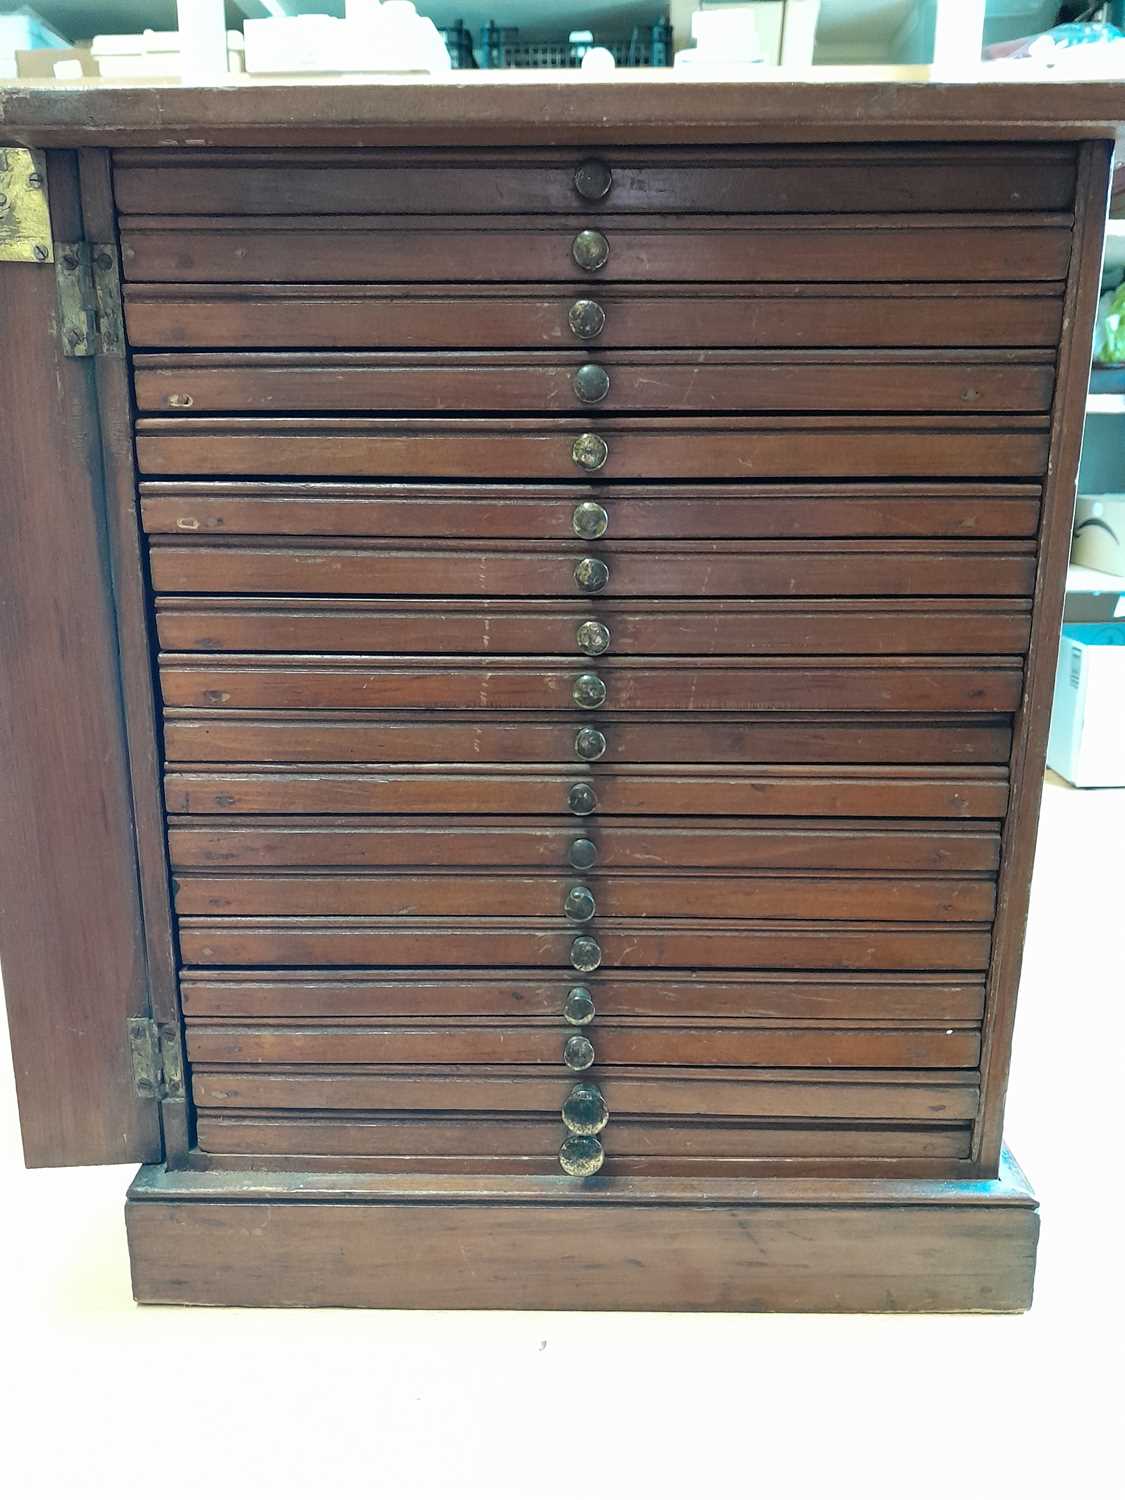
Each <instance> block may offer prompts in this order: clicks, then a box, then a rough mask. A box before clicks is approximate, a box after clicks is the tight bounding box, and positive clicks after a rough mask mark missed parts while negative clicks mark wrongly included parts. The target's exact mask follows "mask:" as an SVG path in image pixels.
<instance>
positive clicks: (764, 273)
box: [120, 211, 1071, 286]
mask: <svg viewBox="0 0 1125 1500" xmlns="http://www.w3.org/2000/svg"><path fill="white" fill-rule="evenodd" d="M120 222H121V259H122V265H123V268H124V272H125V275H126V277H127V278H128V279H129V280H130V281H148V282H161V281H166V282H175V283H179V282H183V281H189V282H193V281H194V282H207V281H221V282H254V283H257V282H263V281H284V282H306V281H313V280H315V281H320V282H327V281H333V282H348V281H358V282H378V281H396V282H460V283H474V282H481V281H484V282H488V281H510V280H511V279H512V278H513V276H517V275H518V276H519V277H520V278H521V279H526V280H529V281H547V282H551V281H566V282H573V281H574V280H575V276H576V272H578V273H581V272H583V271H585V270H586V265H584V264H583V259H584V255H583V248H584V242H583V239H582V237H583V236H590V235H593V236H596V240H595V241H594V243H593V246H592V248H593V251H594V254H593V257H592V259H593V261H594V264H593V266H592V268H591V269H590V270H588V271H587V272H586V275H587V279H588V283H589V285H591V286H597V285H600V284H601V282H602V281H624V282H668V281H679V282H686V283H694V282H732V281H734V282H740V281H756V282H759V283H760V282H782V283H789V282H821V281H824V280H825V279H826V277H827V276H830V277H831V279H832V281H834V282H869V281H921V282H941V281H958V282H961V281H1006V282H1011V281H1016V282H1019V281H1057V280H1061V279H1062V278H1063V277H1064V276H1065V275H1066V271H1067V266H1068V264H1069V260H1070V240H1071V221H1070V219H1069V217H1067V216H1065V215H1057V216H1050V215H1043V216H1041V217H1039V218H1035V217H1032V216H1030V215H1027V216H1025V217H1024V218H1022V219H1021V218H1018V217H1012V216H1004V215H987V214H979V215H973V216H972V217H960V218H955V217H948V216H947V217H943V216H940V215H936V214H935V215H931V214H926V215H899V216H896V217H894V218H886V219H878V218H873V217H864V216H850V217H846V216H843V215H833V216H824V217H793V218H788V219H786V218H781V217H773V218H771V217H767V216H760V217H756V216H753V215H739V216H731V217H729V218H722V217H719V216H716V215H712V216H708V217H701V218H691V217H686V216H683V217H681V216H678V217H676V218H671V217H662V218H656V217H653V216H640V215H638V216H636V217H634V218H625V219H622V218H617V217H615V216H614V215H612V214H610V215H606V214H599V213H597V212H595V211H591V212H590V213H589V214H586V215H581V216H567V217H560V218H556V219H545V220H542V221H540V222H539V223H536V224H528V223H527V222H526V221H522V222H520V223H517V224H514V225H508V224H505V223H504V222H503V221H502V220H500V219H498V218H490V217H487V216H474V215H469V214H465V215H461V216H459V217H456V218H442V217H439V216H437V215H410V216H404V217H401V218H393V217H382V216H370V217H360V216H356V217H353V218H343V217H341V216H332V217H327V216H326V217H323V218H313V217H309V218H304V219H302V218H294V217H287V218H282V217H278V218H272V219H270V218H260V217H252V216H243V217H239V218H233V217H232V218H229V219H221V218H212V219H207V218H175V219H172V218H160V217H151V218H147V217H131V216H130V217H126V218H124V219H122V220H121V221H120ZM585 259H586V263H587V264H589V263H590V259H591V257H589V256H586V257H585ZM579 279H581V277H579Z"/></svg>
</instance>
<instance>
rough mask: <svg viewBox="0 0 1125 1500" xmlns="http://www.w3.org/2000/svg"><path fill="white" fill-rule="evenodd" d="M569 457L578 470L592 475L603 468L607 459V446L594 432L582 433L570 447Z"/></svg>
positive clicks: (603, 439) (602, 438)
mask: <svg viewBox="0 0 1125 1500" xmlns="http://www.w3.org/2000/svg"><path fill="white" fill-rule="evenodd" d="M570 456H571V458H573V460H574V462H575V463H576V464H577V465H578V467H579V468H580V469H586V470H587V472H589V473H594V472H595V470H597V469H603V468H605V462H606V459H607V458H608V457H609V444H608V443H607V442H606V440H605V438H604V437H600V436H599V435H598V433H596V432H583V433H581V434H580V435H579V436H578V437H576V438H575V439H574V442H573V443H571V445H570Z"/></svg>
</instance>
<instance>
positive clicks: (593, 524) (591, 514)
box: [570, 500, 609, 542]
mask: <svg viewBox="0 0 1125 1500" xmlns="http://www.w3.org/2000/svg"><path fill="white" fill-rule="evenodd" d="M570 524H571V529H572V530H573V532H574V535H575V536H580V537H582V538H583V540H584V541H587V542H594V541H597V539H598V537H600V536H605V534H606V532H607V530H608V529H609V512H608V511H607V510H606V508H605V506H604V505H599V504H598V503H597V501H596V500H583V501H582V503H581V504H580V505H576V506H575V507H574V515H573V516H572V517H571V521H570Z"/></svg>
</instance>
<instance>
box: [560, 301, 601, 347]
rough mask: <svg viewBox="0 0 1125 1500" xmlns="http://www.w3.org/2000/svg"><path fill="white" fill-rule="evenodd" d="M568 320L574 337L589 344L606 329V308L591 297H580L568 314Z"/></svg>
mask: <svg viewBox="0 0 1125 1500" xmlns="http://www.w3.org/2000/svg"><path fill="white" fill-rule="evenodd" d="M566 320H567V322H568V323H569V324H570V331H571V333H573V335H574V337H575V338H576V339H583V340H584V341H586V342H587V343H588V342H589V340H590V339H596V338H597V336H598V334H599V333H601V331H602V329H603V328H604V327H605V308H604V307H603V306H602V305H601V303H600V302H594V301H592V300H591V299H590V298H589V297H579V299H578V301H577V302H575V303H574V304H573V305H572V306H571V309H570V311H569V313H567V316H566Z"/></svg>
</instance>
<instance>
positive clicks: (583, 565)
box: [574, 557, 609, 594]
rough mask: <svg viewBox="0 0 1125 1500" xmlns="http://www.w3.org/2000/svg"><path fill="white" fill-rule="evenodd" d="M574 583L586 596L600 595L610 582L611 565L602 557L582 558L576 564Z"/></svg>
mask: <svg viewBox="0 0 1125 1500" xmlns="http://www.w3.org/2000/svg"><path fill="white" fill-rule="evenodd" d="M574 581H575V583H576V584H577V585H578V587H579V588H580V589H581V590H582V592H583V593H584V594H600V593H601V591H602V589H604V588H605V586H606V584H607V583H608V582H609V564H608V563H604V562H602V560H601V558H600V557H580V558H579V559H578V561H577V562H576V563H575V564H574Z"/></svg>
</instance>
